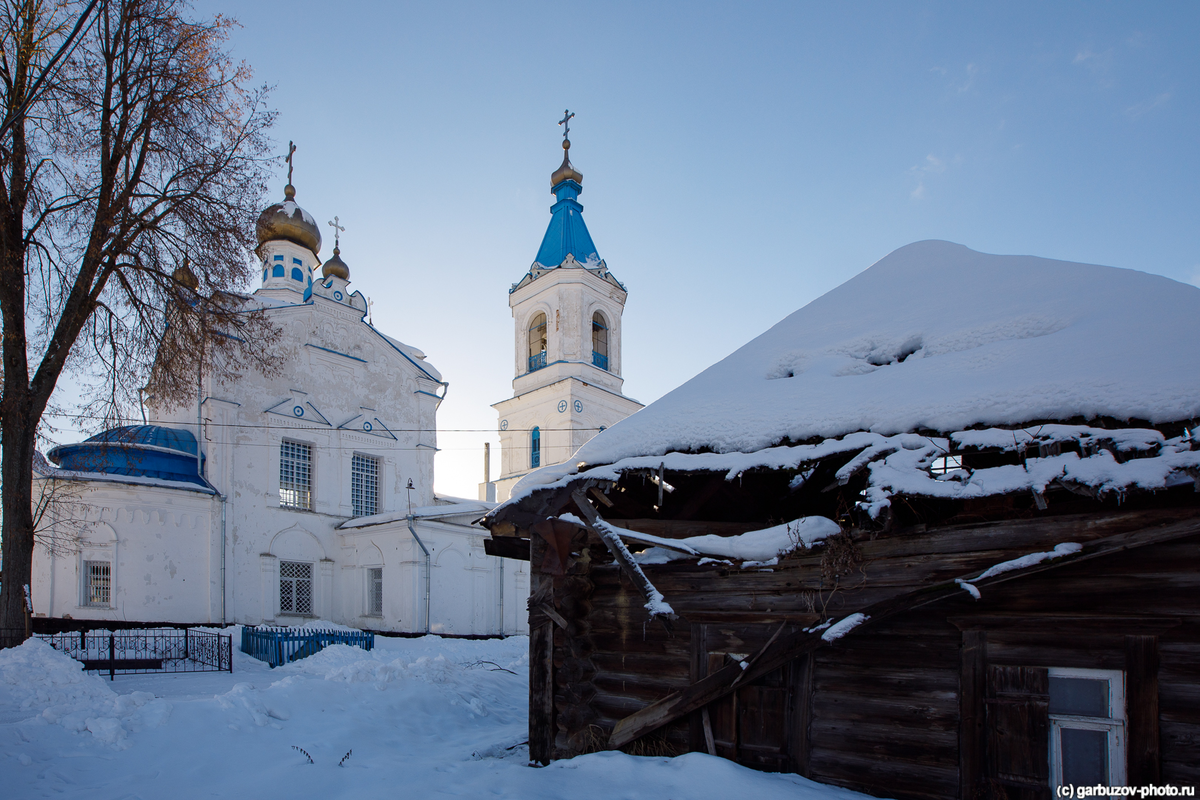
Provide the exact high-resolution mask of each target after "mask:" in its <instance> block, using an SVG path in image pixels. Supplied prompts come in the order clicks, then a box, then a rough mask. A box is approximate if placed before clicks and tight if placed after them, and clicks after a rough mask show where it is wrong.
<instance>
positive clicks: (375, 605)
mask: <svg viewBox="0 0 1200 800" xmlns="http://www.w3.org/2000/svg"><path fill="white" fill-rule="evenodd" d="M367 616H368V617H382V616H383V567H370V568H368V569H367Z"/></svg>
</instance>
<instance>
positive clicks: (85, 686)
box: [0, 639, 171, 749]
mask: <svg viewBox="0 0 1200 800" xmlns="http://www.w3.org/2000/svg"><path fill="white" fill-rule="evenodd" d="M0 693H2V694H0V707H4V708H6V710H7V714H6V716H8V717H13V716H18V717H22V718H32V717H37V718H40V719H41V720H43V721H45V722H47V723H50V724H52V725H61V726H62V727H63V728H66V729H67V730H69V731H74V732H75V733H87V734H89V735H91V736H92V737H93V738H95V739H96V741H98V742H101V743H102V744H106V745H109V746H111V747H113V748H116V749H124V748H125V747H127V746H128V744H127V742H126V737H127V735H128V734H130V733H137V732H138V731H142V730H147V729H151V728H157V727H158V726H160V725H162V724H163V723H164V722H166V721H167V718H168V717H169V716H170V714H171V704H170V703H167V702H166V701H165V700H162V699H157V698H155V696H154V695H153V694H151V693H149V692H132V693H130V694H117V693H116V692H114V691H113V690H112V689H111V688H109V686H108V685H107V684H106V683H105V682H104V681H103V680H102V679H101V678H100V677H99V676H97V675H90V674H88V673H86V672H84V671H83V665H82V664H80V663H79V662H78V661H76V660H74V659H72V658H71V657H69V656H67V655H64V654H63V653H60V652H59V651H57V650H55V649H54V648H53V647H51V646H50V645H48V644H46V643H45V642H43V641H41V640H40V639H29V640H28V641H26V642H25V643H24V644H22V645H20V646H19V647H10V648H8V649H6V650H0Z"/></svg>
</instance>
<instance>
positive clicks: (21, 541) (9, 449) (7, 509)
mask: <svg viewBox="0 0 1200 800" xmlns="http://www.w3.org/2000/svg"><path fill="white" fill-rule="evenodd" d="M5 399H6V400H7V399H9V398H7V397H6V398H5ZM2 431H3V433H2V435H3V437H4V438H3V441H2V442H0V452H2V454H3V455H2V458H3V465H2V468H3V480H4V486H3V508H4V549H3V559H4V578H3V581H4V583H3V588H2V589H0V646H6V645H7V644H10V643H12V644H15V643H19V642H21V641H23V640H24V638H25V586H26V584H27V583H28V582H29V580H30V576H31V574H32V570H33V503H32V500H33V442H34V436H33V429H32V423H31V422H30V421H29V419H28V418H27V417H26V415H25V414H22V413H20V411H19V410H18V411H17V412H16V413H13V409H12V408H11V407H9V408H6V409H5V413H4V419H3V423H2ZM10 637H15V641H12V640H11V639H10Z"/></svg>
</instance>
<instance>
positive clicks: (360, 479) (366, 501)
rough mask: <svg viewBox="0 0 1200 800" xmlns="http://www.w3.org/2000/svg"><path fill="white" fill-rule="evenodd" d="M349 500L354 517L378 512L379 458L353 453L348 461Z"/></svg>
mask: <svg viewBox="0 0 1200 800" xmlns="http://www.w3.org/2000/svg"><path fill="white" fill-rule="evenodd" d="M350 502H351V505H352V506H353V507H354V516H356V517H367V516H370V515H371V514H376V513H378V512H379V459H377V458H372V457H371V456H360V455H359V454H358V453H355V454H354V458H353V459H352V460H351V462H350Z"/></svg>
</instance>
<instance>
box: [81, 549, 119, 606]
mask: <svg viewBox="0 0 1200 800" xmlns="http://www.w3.org/2000/svg"><path fill="white" fill-rule="evenodd" d="M93 564H94V565H96V566H101V565H103V566H104V567H106V568H107V573H108V574H107V575H105V576H104V579H105V582H106V583H107V586H105V587H104V588H105V590H106V593H107V595H108V597H107V599H105V600H102V601H101V600H94V599H92V586H93V583H92V577H93V576H92V565H93ZM81 576H82V580H81V581H80V587H79V605H81V606H83V607H85V608H112V607H113V605H112V599H113V564H112V561H111V560H109V559H99V558H87V559H84V560H83V569H82V570H81Z"/></svg>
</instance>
